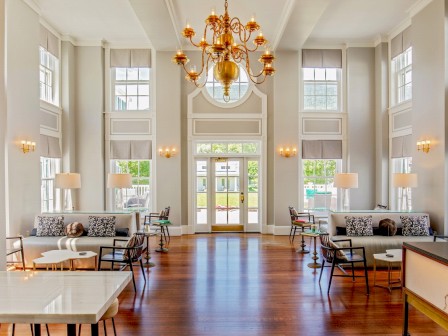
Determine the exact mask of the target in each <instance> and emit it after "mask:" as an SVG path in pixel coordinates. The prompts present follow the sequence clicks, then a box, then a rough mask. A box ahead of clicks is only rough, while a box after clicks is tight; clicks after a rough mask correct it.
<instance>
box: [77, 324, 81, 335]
mask: <svg viewBox="0 0 448 336" xmlns="http://www.w3.org/2000/svg"><path fill="white" fill-rule="evenodd" d="M81 326H82V324H81V323H80V324H79V328H78V336H81Z"/></svg>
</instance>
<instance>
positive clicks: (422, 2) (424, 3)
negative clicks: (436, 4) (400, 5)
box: [408, 0, 432, 17]
mask: <svg viewBox="0 0 448 336" xmlns="http://www.w3.org/2000/svg"><path fill="white" fill-rule="evenodd" d="M431 2H432V0H420V1H419V2H417V3H416V4H415V5H414V6H411V8H409V10H408V13H409V15H410V17H414V16H415V15H417V14H418V13H419V12H420V11H421V10H422V9H423V8H425V7H426V6H428V5H429V4H430V3H431Z"/></svg>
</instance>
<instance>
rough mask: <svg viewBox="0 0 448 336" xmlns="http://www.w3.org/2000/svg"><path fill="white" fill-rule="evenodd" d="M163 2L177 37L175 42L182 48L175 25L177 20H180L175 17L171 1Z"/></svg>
mask: <svg viewBox="0 0 448 336" xmlns="http://www.w3.org/2000/svg"><path fill="white" fill-rule="evenodd" d="M165 4H166V8H167V9H168V13H169V14H170V18H171V23H172V25H173V28H174V34H175V35H176V39H177V43H178V48H181V49H182V39H181V37H180V33H179V29H178V27H177V22H180V21H179V20H178V19H179V18H178V17H177V15H176V11H175V10H174V5H173V1H172V0H165Z"/></svg>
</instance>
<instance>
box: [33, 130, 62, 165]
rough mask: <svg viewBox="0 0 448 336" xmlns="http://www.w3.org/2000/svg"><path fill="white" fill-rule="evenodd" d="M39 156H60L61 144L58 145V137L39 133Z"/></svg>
mask: <svg viewBox="0 0 448 336" xmlns="http://www.w3.org/2000/svg"><path fill="white" fill-rule="evenodd" d="M39 147H40V156H43V157H47V158H55V159H60V158H62V151H61V146H60V145H59V138H56V137H52V136H48V135H43V134H41V135H40V143H39Z"/></svg>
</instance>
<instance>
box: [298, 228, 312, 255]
mask: <svg viewBox="0 0 448 336" xmlns="http://www.w3.org/2000/svg"><path fill="white" fill-rule="evenodd" d="M302 232H305V228H304V227H303V226H302ZM300 236H301V237H302V243H301V244H300V247H301V248H302V249H301V250H300V251H299V253H303V254H305V253H310V251H309V250H305V246H306V244H305V237H304V236H303V235H300Z"/></svg>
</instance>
